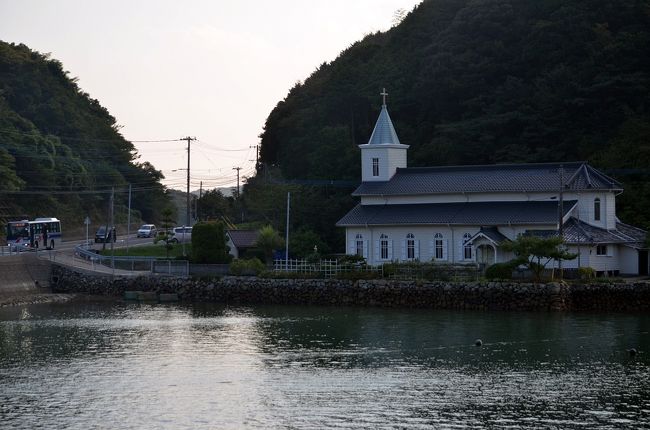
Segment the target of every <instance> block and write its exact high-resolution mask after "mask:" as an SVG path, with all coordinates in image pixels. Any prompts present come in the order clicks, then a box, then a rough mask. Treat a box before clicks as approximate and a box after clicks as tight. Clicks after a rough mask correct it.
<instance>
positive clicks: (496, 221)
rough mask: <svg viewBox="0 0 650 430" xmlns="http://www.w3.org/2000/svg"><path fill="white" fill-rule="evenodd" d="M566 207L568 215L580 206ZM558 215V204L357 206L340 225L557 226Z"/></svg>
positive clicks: (338, 224) (341, 220)
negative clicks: (575, 207)
mask: <svg viewBox="0 0 650 430" xmlns="http://www.w3.org/2000/svg"><path fill="white" fill-rule="evenodd" d="M563 203H564V207H563V209H564V214H566V213H568V212H569V211H570V210H571V209H572V208H573V207H574V206H575V205H576V201H564V202H563ZM557 212H558V203H557V202H555V201H533V202H526V201H523V202H469V203H431V204H405V205H357V206H356V207H355V208H354V209H352V210H351V211H350V212H348V213H347V214H346V215H345V216H344V217H343V218H341V219H340V220H339V222H337V223H336V225H337V226H339V227H350V226H366V225H427V224H453V225H483V226H490V225H509V224H511V225H514V224H516V225H527V224H547V225H548V224H556V225H557V219H558V214H557Z"/></svg>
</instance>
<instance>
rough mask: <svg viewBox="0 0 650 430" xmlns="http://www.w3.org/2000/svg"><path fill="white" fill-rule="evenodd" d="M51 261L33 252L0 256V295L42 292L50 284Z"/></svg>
mask: <svg viewBox="0 0 650 430" xmlns="http://www.w3.org/2000/svg"><path fill="white" fill-rule="evenodd" d="M51 270H52V268H51V263H50V262H49V261H48V260H44V259H41V258H38V257H37V256H36V254H35V253H32V252H26V253H22V254H19V255H12V256H9V257H2V258H0V296H14V295H23V294H34V293H40V292H43V291H44V290H43V289H44V288H45V289H47V288H48V287H49V284H50V273H51Z"/></svg>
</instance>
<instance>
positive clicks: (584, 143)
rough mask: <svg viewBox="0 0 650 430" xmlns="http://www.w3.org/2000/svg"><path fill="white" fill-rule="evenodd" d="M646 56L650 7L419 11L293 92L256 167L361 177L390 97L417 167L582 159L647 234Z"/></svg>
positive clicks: (275, 117)
mask: <svg viewBox="0 0 650 430" xmlns="http://www.w3.org/2000/svg"><path fill="white" fill-rule="evenodd" d="M649 53H650V2H649V1H647V0H646V1H644V0H589V1H586V0H582V1H581V0H472V1H467V0H428V1H424V2H423V3H422V4H420V5H419V6H417V7H416V8H415V9H414V10H413V11H412V12H411V13H410V14H408V15H407V16H406V17H405V18H404V20H403V21H402V22H401V23H400V24H399V25H397V26H396V27H394V28H392V29H391V30H389V31H387V32H385V33H376V34H372V35H368V36H367V37H365V38H364V39H363V40H362V41H360V42H358V43H355V44H353V45H352V46H350V47H349V48H348V49H346V50H345V51H343V52H342V53H341V55H340V56H339V58H337V59H336V60H335V61H333V62H331V63H329V64H322V65H321V66H320V67H319V68H318V69H317V70H316V71H315V72H314V73H313V74H312V75H311V76H310V77H309V78H307V79H306V80H305V81H304V83H298V84H296V86H295V87H294V88H292V89H291V91H290V92H289V94H288V95H287V96H286V98H285V99H284V100H282V101H281V102H279V103H278V105H277V106H276V107H275V109H273V111H272V112H271V113H270V115H269V117H268V119H267V121H266V125H265V128H264V132H263V133H262V135H261V138H262V141H261V160H262V162H263V163H265V164H266V165H276V166H277V167H278V168H279V169H280V170H281V172H282V174H283V176H284V177H285V178H287V179H297V178H299V179H334V180H359V177H360V161H359V160H360V154H359V149H358V148H357V145H358V144H363V143H366V142H367V141H368V138H369V137H370V134H371V132H372V127H373V126H374V122H375V120H376V118H377V115H378V113H379V109H380V105H381V98H380V97H379V92H380V91H381V89H382V87H386V88H387V90H388V93H389V97H388V109H389V111H390V114H391V118H392V119H393V122H394V124H395V128H396V130H397V133H398V135H399V138H400V141H401V142H402V143H404V144H407V145H410V146H411V147H410V149H409V166H436V165H453V164H488V163H503V162H549V161H576V160H587V161H589V162H591V163H592V164H593V165H594V166H596V167H598V168H600V169H603V170H604V171H605V172H607V173H610V174H611V175H612V176H614V177H616V178H617V179H619V180H620V181H622V182H623V184H624V185H625V188H626V192H625V193H624V194H623V195H622V196H620V197H619V198H618V203H619V206H620V207H619V212H618V213H619V216H621V217H622V218H623V220H624V221H627V222H630V223H633V224H636V225H639V226H641V227H644V228H648V227H650V55H649ZM324 209H325V212H324V213H328V212H327V208H324ZM340 215H341V214H340V213H330V216H331V217H330V219H329V220H328V222H335V221H336V218H337V217H338V216H340ZM338 249H342V248H341V247H340V246H339V247H338Z"/></svg>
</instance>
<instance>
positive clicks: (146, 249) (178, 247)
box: [101, 243, 192, 258]
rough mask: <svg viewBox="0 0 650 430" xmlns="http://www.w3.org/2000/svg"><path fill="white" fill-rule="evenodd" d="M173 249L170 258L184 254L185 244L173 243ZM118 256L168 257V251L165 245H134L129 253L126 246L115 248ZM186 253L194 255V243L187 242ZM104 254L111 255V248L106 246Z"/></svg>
mask: <svg viewBox="0 0 650 430" xmlns="http://www.w3.org/2000/svg"><path fill="white" fill-rule="evenodd" d="M171 245H172V249H170V250H169V258H176V257H180V256H182V255H183V244H182V243H175V244H171ZM114 251H115V254H114V255H115V256H116V257H126V256H128V257H158V258H166V257H167V252H166V251H165V246H164V245H147V246H132V247H130V248H129V253H128V254H127V252H126V248H115V250H114ZM185 253H186V254H187V255H192V244H191V243H186V244H185ZM101 254H102V255H111V250H110V249H108V246H107V247H106V250H105V251H101Z"/></svg>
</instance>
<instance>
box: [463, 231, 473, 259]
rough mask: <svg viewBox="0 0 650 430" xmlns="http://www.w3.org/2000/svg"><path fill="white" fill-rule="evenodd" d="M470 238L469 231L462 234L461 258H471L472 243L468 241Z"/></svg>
mask: <svg viewBox="0 0 650 430" xmlns="http://www.w3.org/2000/svg"><path fill="white" fill-rule="evenodd" d="M471 238H472V235H471V234H470V233H465V234H464V235H463V259H465V260H471V259H472V244H470V243H468V242H469V240H470V239H471Z"/></svg>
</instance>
